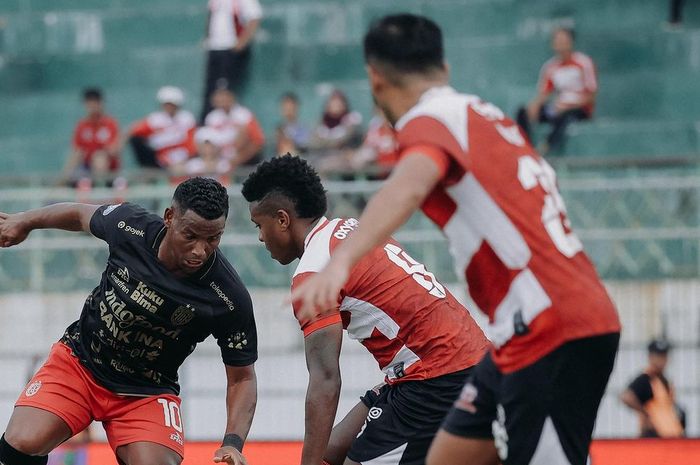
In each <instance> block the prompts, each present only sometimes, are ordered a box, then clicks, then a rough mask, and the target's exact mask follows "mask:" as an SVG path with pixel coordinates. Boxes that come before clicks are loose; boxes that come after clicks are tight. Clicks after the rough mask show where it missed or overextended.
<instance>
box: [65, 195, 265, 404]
mask: <svg viewBox="0 0 700 465" xmlns="http://www.w3.org/2000/svg"><path fill="white" fill-rule="evenodd" d="M90 230H91V231H92V234H94V235H95V236H96V237H98V238H100V239H102V240H104V241H105V242H107V244H109V259H108V261H107V269H106V270H105V271H104V273H102V279H101V281H100V285H99V286H97V287H96V288H95V289H94V290H93V291H92V293H91V294H90V296H89V297H88V298H87V300H86V301H85V305H84V306H83V312H82V314H81V316H80V319H79V320H78V321H76V322H75V323H73V324H72V325H70V326H69V327H68V329H67V330H66V333H65V335H64V336H63V338H62V341H63V342H64V343H66V344H68V345H69V346H70V347H71V348H72V349H73V352H74V353H75V354H76V355H77V357H78V358H79V359H80V361H81V363H82V364H83V365H84V366H85V367H86V368H87V369H88V370H89V371H90V373H92V374H93V375H94V377H95V379H96V380H97V381H98V382H99V383H100V384H102V385H103V386H104V387H106V388H107V389H109V390H110V391H112V392H115V393H118V394H127V395H157V394H162V393H174V394H179V391H180V386H179V385H178V375H177V372H178V368H179V367H180V365H182V363H183V362H184V360H185V358H187V356H188V355H189V354H191V353H192V351H193V350H194V348H195V346H196V345H197V343H199V342H201V341H203V340H204V339H206V338H207V337H208V336H209V335H213V336H214V337H215V338H216V340H217V342H218V344H219V347H221V356H222V358H223V361H224V363H225V364H226V365H231V366H246V365H250V364H252V363H253V362H255V360H256V359H257V334H256V329H255V319H254V317H253V308H252V303H251V299H250V295H249V294H248V291H247V290H246V288H245V286H244V285H243V283H242V282H241V279H240V277H239V276H238V274H237V273H236V271H235V270H234V269H233V267H232V266H231V265H230V264H229V263H228V261H227V260H226V258H224V256H223V254H221V252H220V251H219V250H218V249H217V250H216V251H215V253H213V254H212V256H211V257H210V259H209V260H208V261H207V262H206V263H205V264H204V265H203V266H202V267H201V268H200V269H199V270H198V271H197V272H196V273H195V274H193V275H190V276H188V277H186V278H179V277H176V276H175V275H173V274H172V273H170V272H169V271H168V270H167V269H165V267H164V266H163V264H162V263H161V262H160V261H159V260H158V247H159V246H160V243H161V241H162V240H163V237H164V235H165V232H166V228H165V224H164V223H163V220H162V219H161V218H160V217H159V216H157V215H153V214H151V213H149V212H147V211H146V210H144V209H143V208H141V207H139V206H137V205H133V204H128V203H125V204H121V205H104V206H102V207H100V208H99V209H98V210H97V211H96V212H95V214H94V215H93V217H92V219H91V221H90Z"/></svg>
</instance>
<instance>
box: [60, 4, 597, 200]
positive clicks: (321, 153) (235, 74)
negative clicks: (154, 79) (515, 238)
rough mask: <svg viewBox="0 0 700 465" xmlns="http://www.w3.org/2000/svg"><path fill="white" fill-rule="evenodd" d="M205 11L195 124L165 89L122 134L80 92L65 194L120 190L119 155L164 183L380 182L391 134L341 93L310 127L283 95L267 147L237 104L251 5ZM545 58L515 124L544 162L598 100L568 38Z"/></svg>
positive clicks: (98, 103)
mask: <svg viewBox="0 0 700 465" xmlns="http://www.w3.org/2000/svg"><path fill="white" fill-rule="evenodd" d="M208 8H209V16H208V22H207V28H206V36H205V40H204V46H205V48H206V53H207V59H206V69H205V83H204V84H205V85H204V98H203V101H202V109H201V114H200V117H199V119H196V118H195V116H194V115H193V114H192V113H191V112H190V111H188V110H186V109H185V108H184V105H185V95H184V92H183V91H182V90H181V89H179V88H177V87H174V86H165V87H162V88H161V89H159V90H158V93H157V95H156V101H157V103H158V105H159V108H158V109H156V110H155V111H153V112H152V113H150V114H148V115H146V116H145V117H144V118H143V119H141V120H139V121H136V122H134V123H132V124H131V125H130V126H128V129H126V130H125V131H123V132H121V133H120V127H119V124H118V123H117V121H116V120H115V119H114V118H112V117H110V116H109V115H108V114H107V113H106V112H105V108H104V101H103V95H102V91H101V90H100V89H98V88H90V89H86V90H85V91H84V94H83V98H84V104H85V112H86V115H85V117H84V118H83V119H81V120H80V121H79V122H78V124H77V126H76V128H75V131H74V136H73V147H72V150H71V154H70V156H69V157H68V159H67V161H66V163H65V169H64V172H63V177H62V182H63V183H64V184H70V185H74V186H78V187H81V186H82V187H85V186H88V187H90V186H92V185H115V184H116V185H117V186H119V185H121V184H123V183H124V182H125V181H124V179H123V178H121V177H120V176H119V173H120V169H121V167H122V164H123V163H122V161H123V160H122V158H121V157H123V156H125V147H127V146H128V147H129V148H130V150H131V152H132V153H133V156H134V160H135V161H136V163H137V165H138V166H139V168H140V172H141V173H148V174H149V175H153V174H155V175H159V176H161V177H162V176H164V175H165V176H167V177H169V178H170V179H172V180H173V181H179V180H182V179H183V178H185V177H190V176H212V177H215V178H217V179H219V180H221V181H223V182H228V181H229V180H230V178H231V176H232V175H235V174H237V173H238V174H241V175H244V174H245V171H246V170H245V168H246V167H250V166H251V165H255V164H257V163H258V162H260V161H261V160H262V159H263V158H264V157H266V156H267V157H269V156H276V155H280V154H285V153H291V154H293V155H298V156H302V157H305V158H307V159H308V160H309V161H310V162H311V163H312V164H313V165H314V166H315V167H316V169H317V170H318V171H319V172H320V173H321V174H322V175H324V176H326V177H336V178H340V179H353V178H355V177H357V176H358V175H360V176H364V177H368V178H383V177H386V176H387V174H388V173H389V172H390V171H391V168H392V166H393V165H394V164H395V163H396V161H397V158H398V155H397V153H396V141H395V139H394V133H393V129H392V128H391V126H390V125H389V123H388V122H387V121H386V119H385V118H384V116H383V115H382V114H381V111H380V110H379V109H375V112H374V115H373V116H372V118H371V120H370V121H369V122H368V123H367V124H366V125H365V124H363V118H362V115H361V114H360V113H358V112H357V111H354V110H353V109H352V105H351V102H349V101H348V98H347V96H346V95H345V94H344V93H343V92H342V91H341V90H339V89H336V90H333V91H332V92H330V93H329V94H328V96H327V99H326V101H325V104H324V106H323V108H322V109H321V111H320V116H319V118H318V120H317V121H315V122H307V121H301V119H300V117H299V107H300V104H301V102H300V100H299V97H298V96H297V95H296V94H295V93H293V92H287V93H285V94H284V95H282V96H281V97H280V100H279V113H280V115H279V117H280V122H279V124H278V125H277V127H276V130H275V132H274V140H267V139H266V137H265V134H264V132H263V129H262V127H261V125H260V123H259V122H258V119H257V118H256V115H255V113H254V110H252V109H249V108H247V107H246V106H244V105H243V104H242V103H241V102H239V101H238V99H237V95H238V94H240V93H241V89H243V87H244V85H245V80H246V74H247V68H248V62H249V61H250V56H251V53H252V52H251V48H252V47H251V45H252V42H253V38H254V36H255V33H256V31H257V30H258V27H259V24H260V20H261V18H262V9H261V7H260V4H259V1H258V0H245V1H243V0H241V1H238V0H236V1H234V0H209V7H208ZM552 49H553V51H554V57H552V59H550V60H549V61H547V62H546V63H545V64H544V65H543V67H542V71H541V73H540V79H539V84H538V88H537V94H536V96H535V97H534V98H533V99H532V101H531V102H530V103H529V104H527V105H525V106H523V107H521V108H520V109H519V110H518V111H517V113H516V115H515V119H516V120H517V121H518V124H519V125H520V127H521V129H522V131H523V133H524V134H525V135H526V136H527V137H528V138H530V140H532V141H533V142H534V143H536V142H537V141H536V135H537V134H536V132H535V131H534V127H535V125H536V124H538V123H548V124H549V125H551V128H552V129H551V132H550V133H549V135H548V136H547V138H546V140H544V141H541V142H540V143H539V144H537V146H538V149H539V150H540V152H541V153H542V154H547V153H550V152H551V153H561V151H562V148H563V146H564V143H565V131H566V127H567V126H568V125H569V124H570V123H571V122H573V121H578V120H586V119H590V118H592V115H593V110H594V105H595V97H596V93H597V78H596V72H595V66H594V64H593V60H592V59H591V58H590V57H588V56H587V55H584V54H583V53H581V52H578V51H576V50H575V48H574V32H573V30H571V29H566V28H556V29H555V30H554V31H553V34H552Z"/></svg>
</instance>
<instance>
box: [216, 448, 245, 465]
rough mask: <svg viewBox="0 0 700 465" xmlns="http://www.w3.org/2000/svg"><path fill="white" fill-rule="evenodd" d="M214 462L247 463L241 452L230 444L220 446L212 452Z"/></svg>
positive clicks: (243, 464)
mask: <svg viewBox="0 0 700 465" xmlns="http://www.w3.org/2000/svg"><path fill="white" fill-rule="evenodd" d="M214 463H226V464H228V465H248V462H246V459H245V457H243V454H242V453H240V452H239V451H238V450H236V448H234V447H231V446H226V447H221V448H220V449H219V450H217V451H216V452H215V453H214Z"/></svg>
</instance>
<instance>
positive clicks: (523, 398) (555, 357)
mask: <svg viewBox="0 0 700 465" xmlns="http://www.w3.org/2000/svg"><path fill="white" fill-rule="evenodd" d="M619 339H620V335H619V334H617V333H615V334H606V335H603V336H596V337H590V338H585V339H578V340H575V341H571V342H568V343H566V344H564V345H562V346H561V347H559V348H557V349H556V350H554V351H553V352H551V353H549V354H548V355H546V356H545V357H543V358H541V359H540V360H538V361H537V362H535V363H533V364H532V365H529V366H527V367H525V368H522V369H521V370H518V371H515V372H513V373H508V374H503V373H501V372H500V371H499V369H498V368H497V367H496V365H495V364H494V363H493V360H492V359H491V355H490V354H487V355H486V356H485V357H484V358H483V360H482V361H481V362H479V364H478V365H477V366H476V367H474V370H473V372H472V374H471V375H470V377H469V380H468V381H467V383H466V384H465V386H464V389H463V390H462V393H461V394H460V396H459V398H458V399H457V401H456V402H455V405H454V407H453V408H452V410H450V413H449V415H448V416H447V418H446V419H445V423H444V424H443V426H442V427H443V429H444V430H445V431H447V432H449V433H452V434H455V435H457V436H461V437H466V438H477V439H487V438H493V439H494V442H495V444H496V449H497V451H498V455H499V457H500V458H501V461H502V463H503V465H585V464H586V462H587V459H588V448H589V446H590V443H591V435H592V433H593V426H594V424H595V420H596V416H597V413H598V406H599V405H600V400H601V398H602V397H603V394H604V392H605V387H606V385H607V384H608V378H609V377H610V372H611V371H612V368H613V364H614V362H615V354H616V353H617V346H618V343H619Z"/></svg>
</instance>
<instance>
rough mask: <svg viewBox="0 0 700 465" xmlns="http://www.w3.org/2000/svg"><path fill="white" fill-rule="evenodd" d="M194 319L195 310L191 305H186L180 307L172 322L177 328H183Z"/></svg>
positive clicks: (176, 310) (173, 315) (171, 318)
mask: <svg viewBox="0 0 700 465" xmlns="http://www.w3.org/2000/svg"><path fill="white" fill-rule="evenodd" d="M192 318H194V309H193V308H192V306H191V305H186V306H182V305H180V306H179V307H177V308H176V309H175V311H174V312H173V314H172V316H171V317H170V321H171V322H172V324H174V325H175V326H182V325H186V324H187V323H189V322H190V321H192Z"/></svg>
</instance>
